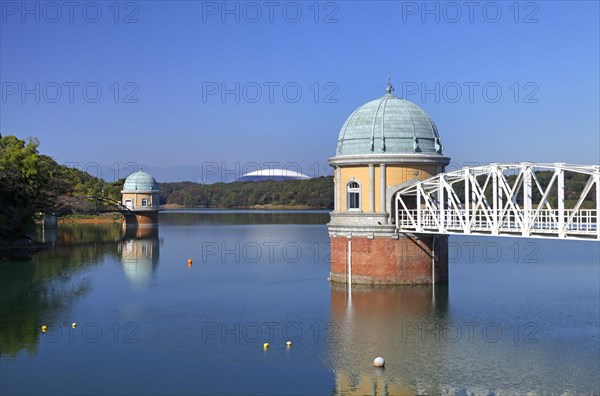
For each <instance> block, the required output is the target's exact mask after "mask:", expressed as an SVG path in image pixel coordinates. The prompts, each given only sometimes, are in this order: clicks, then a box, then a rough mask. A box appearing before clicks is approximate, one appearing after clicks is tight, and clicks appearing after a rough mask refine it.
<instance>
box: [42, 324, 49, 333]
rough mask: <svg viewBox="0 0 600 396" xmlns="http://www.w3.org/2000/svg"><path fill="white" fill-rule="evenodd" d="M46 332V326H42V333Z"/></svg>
mask: <svg viewBox="0 0 600 396" xmlns="http://www.w3.org/2000/svg"><path fill="white" fill-rule="evenodd" d="M46 331H48V326H46V325H43V326H42V333H45V332H46Z"/></svg>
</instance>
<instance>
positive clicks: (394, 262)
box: [330, 235, 448, 285]
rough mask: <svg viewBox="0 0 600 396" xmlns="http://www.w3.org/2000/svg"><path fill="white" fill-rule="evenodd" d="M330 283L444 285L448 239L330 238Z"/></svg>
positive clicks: (422, 237) (434, 237)
mask: <svg viewBox="0 0 600 396" xmlns="http://www.w3.org/2000/svg"><path fill="white" fill-rule="evenodd" d="M330 240H331V274H330V280H331V281H333V282H344V283H348V282H349V281H351V283H353V284H368V285H423V284H433V283H436V284H439V283H448V236H446V235H436V236H433V235H432V236H415V235H411V236H404V235H395V236H392V237H389V236H388V237H377V236H375V237H363V236H360V237H355V236H350V237H349V236H331V238H330Z"/></svg>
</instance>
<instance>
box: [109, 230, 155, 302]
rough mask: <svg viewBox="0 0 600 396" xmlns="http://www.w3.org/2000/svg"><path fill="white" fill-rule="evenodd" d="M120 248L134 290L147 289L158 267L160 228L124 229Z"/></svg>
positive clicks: (126, 272) (123, 264) (123, 263)
mask: <svg viewBox="0 0 600 396" xmlns="http://www.w3.org/2000/svg"><path fill="white" fill-rule="evenodd" d="M123 231H124V237H123V241H122V243H121V244H120V246H119V249H120V253H121V264H122V266H123V271H124V272H125V276H126V277H127V280H128V281H129V283H130V285H131V287H132V288H133V289H134V290H141V289H144V288H146V287H147V286H148V285H149V284H150V282H151V280H152V277H153V275H154V272H155V271H156V268H157V267H158V259H159V250H160V241H159V239H158V227H157V226H146V227H126V226H124V227H123Z"/></svg>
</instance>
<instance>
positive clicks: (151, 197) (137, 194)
mask: <svg viewBox="0 0 600 396" xmlns="http://www.w3.org/2000/svg"><path fill="white" fill-rule="evenodd" d="M159 193H160V190H159V187H158V183H157V182H156V179H154V178H153V177H152V175H150V174H149V173H146V172H144V171H143V170H142V169H141V168H140V170H139V171H137V172H134V173H132V174H131V175H129V177H128V178H127V179H125V183H124V184H123V190H122V191H121V204H122V205H123V207H124V209H125V210H126V213H125V225H142V224H144V225H147V224H157V223H158V211H159V210H160V194H159Z"/></svg>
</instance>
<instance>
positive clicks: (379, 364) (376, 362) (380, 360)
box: [373, 357, 385, 367]
mask: <svg viewBox="0 0 600 396" xmlns="http://www.w3.org/2000/svg"><path fill="white" fill-rule="evenodd" d="M373 365H375V367H383V366H384V365H385V360H383V358H382V357H376V358H375V360H373Z"/></svg>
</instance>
